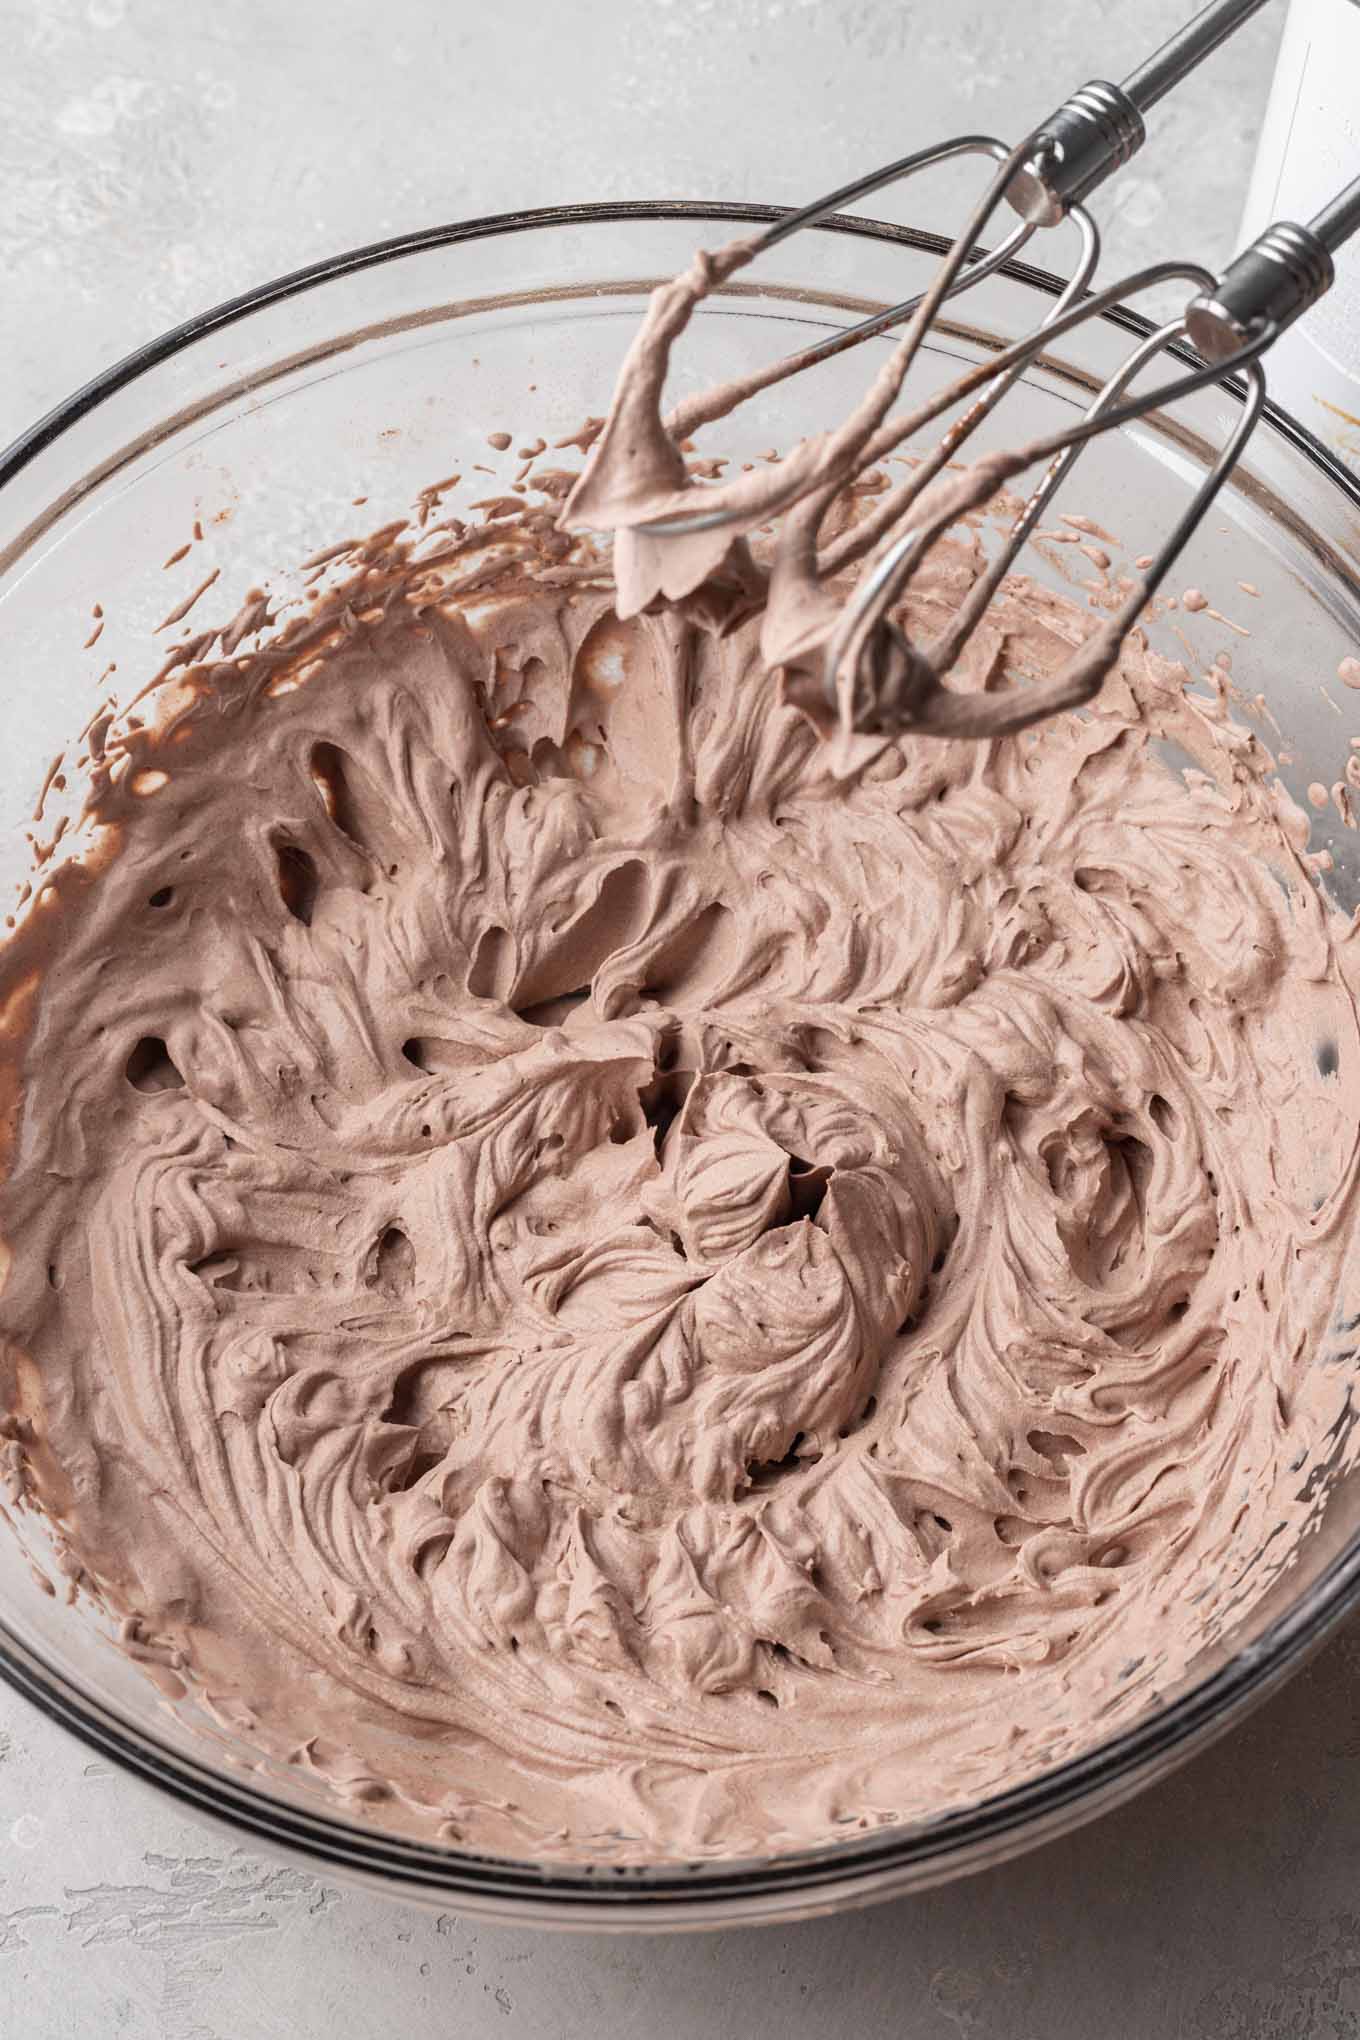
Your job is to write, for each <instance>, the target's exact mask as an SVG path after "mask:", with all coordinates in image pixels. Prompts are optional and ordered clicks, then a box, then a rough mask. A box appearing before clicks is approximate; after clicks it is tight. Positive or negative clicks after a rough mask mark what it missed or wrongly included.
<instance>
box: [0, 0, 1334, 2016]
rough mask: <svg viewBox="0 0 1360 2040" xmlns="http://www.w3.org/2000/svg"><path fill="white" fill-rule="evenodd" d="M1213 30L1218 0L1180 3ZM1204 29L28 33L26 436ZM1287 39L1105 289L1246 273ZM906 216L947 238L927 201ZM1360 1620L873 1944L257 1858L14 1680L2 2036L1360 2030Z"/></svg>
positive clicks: (56, 22)
mask: <svg viewBox="0 0 1360 2040" xmlns="http://www.w3.org/2000/svg"><path fill="white" fill-rule="evenodd" d="M1184 4H1185V6H1186V7H1187V8H1188V6H1189V5H1190V0H1184ZM1181 11H1182V0H1138V4H1128V5H1117V4H1114V0H1070V4H1068V5H1067V6H1066V7H1046V6H1041V5H1038V4H1035V0H930V4H925V0H593V4H591V5H589V6H587V5H585V4H583V0H556V4H550V0H495V4H493V5H491V6H483V5H476V6H474V5H472V4H470V0H438V4H437V0H384V4H383V5H382V6H381V7H380V8H376V9H374V8H359V7H357V6H355V5H353V4H350V0H327V4H325V5H323V4H321V0H215V4H212V5H209V4H208V0H4V4H0V276H3V279H4V290H3V293H0V439H4V438H6V437H8V436H9V434H10V433H12V432H14V431H17V430H18V429H19V428H20V427H21V426H23V425H24V424H25V423H26V422H27V421H28V420H30V419H31V418H32V417H33V416H35V415H36V414H37V413H38V412H39V411H41V410H42V409H44V408H45V407H46V406H47V405H49V404H50V403H52V402H54V401H55V400H56V399H57V398H59V397H60V396H62V395H63V394H64V393H65V392H66V391H67V390H68V389H70V388H71V387H72V386H73V385H74V384H75V383H77V382H79V381H81V380H83V379H84V378H85V377H86V376H88V375H90V374H91V373H92V372H94V371H95V370H96V369H98V368H100V367H102V366H104V365H106V364H107V363H108V362H110V361H112V360H114V359H115V358H116V357H117V356H118V355H119V354H121V353H123V352H124V351H125V350H126V349H127V348H129V347H131V346H133V345H135V344H136V343H137V342H139V341H141V340H143V339H145V338H147V337H148V336H150V335H151V334H152V333H154V332H155V331H157V330H159V329H160V328H162V327H164V326H165V325H167V324H169V323H171V322H173V321H175V320H178V319H180V318H183V317H184V316H185V315H186V314H188V313H190V312H192V311H195V310H197V309H199V308H201V307H202V306H204V305H206V304H208V303H210V302H212V301H213V300H214V299H217V298H219V297H224V296H227V295H229V294H230V293H232V292H235V291H238V290H240V289H243V288H245V287H246V286H248V285H249V284H251V283H252V282H255V281H257V280H259V279H260V278H262V277H265V276H268V275H271V274H274V273H276V272H278V271H280V270H283V269H287V268H290V267H292V266H294V265H296V264H298V263H301V262H305V261H307V260H310V259H312V258H314V257H315V256H318V255H321V254H323V253H327V252H330V251H332V250H335V249H337V248H340V247H343V246H346V245H348V244H351V243H354V242H357V241H363V240H368V239H371V238H374V237H376V236H380V235H385V234H391V233H395V232H397V231H399V230H400V229H402V228H405V227H412V226H418V225H422V224H425V223H428V222H429V221H431V220H436V219H450V218H456V217H459V216H466V215H472V214H479V213H489V212H496V211H501V210H504V209H507V208H510V207H514V206H519V205H536V204H545V203H551V202H555V201H561V200H564V199H588V198H599V197H608V198H618V197H623V196H629V195H641V196H651V197H660V196H691V197H707V196H720V197H729V198H740V197H749V198H764V199H773V200H794V199H802V198H804V197H806V196H808V195H809V193H810V192H813V191H816V190H818V189H821V188H822V187H824V186H825V185H827V184H829V183H832V182H836V181H839V180H840V179H842V178H844V177H846V176H848V175H850V174H852V173H853V172H855V171H856V170H858V169H860V168H861V167H864V166H867V165H868V164H871V163H873V162H875V161H878V160H879V159H881V158H883V157H885V156H889V155H892V154H896V153H899V152H901V151H902V150H904V149H906V148H908V147H910V146H912V144H913V143H915V142H916V141H918V140H919V139H922V138H924V137H925V136H927V135H933V134H939V133H945V132H949V131H952V130H954V129H956V128H962V127H967V128H977V127H990V126H995V127H997V128H998V129H999V130H1000V131H1001V132H1003V133H1011V132H1014V131H1015V130H1016V128H1017V127H1018V126H1019V124H1020V123H1021V122H1023V121H1024V120H1025V119H1027V118H1029V117H1032V116H1036V115H1038V114H1039V113H1041V112H1042V111H1043V110H1044V109H1045V108H1046V107H1047V106H1048V105H1049V104H1050V103H1051V102H1052V101H1053V100H1054V99H1055V98H1056V97H1057V96H1059V95H1060V93H1061V92H1062V91H1063V90H1064V89H1066V87H1067V86H1069V85H1071V84H1074V83H1075V82H1077V81H1078V80H1079V79H1080V78H1082V77H1085V76H1087V75H1090V74H1092V73H1096V74H1099V73H1105V74H1107V75H1112V76H1116V77H1117V76H1119V75H1120V74H1121V72H1122V71H1124V70H1126V69H1127V68H1128V67H1129V66H1130V65H1131V64H1132V63H1133V62H1134V61H1135V60H1136V58H1137V57H1138V56H1139V55H1140V54H1141V53H1142V52H1143V51H1144V50H1145V49H1146V48H1147V47H1148V46H1149V45H1150V44H1152V43H1153V42H1155V41H1156V40H1157V39H1158V38H1159V37H1160V36H1161V35H1162V34H1164V33H1165V32H1166V31H1167V30H1168V29H1169V28H1170V27H1171V26H1172V25H1174V23H1175V22H1176V20H1177V19H1178V18H1179V16H1180V14H1181ZM1278 32H1279V13H1278V8H1277V7H1272V8H1270V9H1267V11H1266V13H1265V15H1264V16H1263V17H1262V18H1261V19H1259V20H1258V21H1257V22H1256V23H1254V24H1253V25H1252V26H1251V27H1250V28H1249V29H1248V30H1247V31H1246V32H1245V33H1244V34H1243V35H1242V37H1241V39H1240V40H1239V42H1238V43H1237V44H1236V45H1235V46H1234V47H1233V48H1232V49H1231V50H1230V51H1228V52H1226V53H1223V54H1221V55H1220V56H1219V58H1218V59H1217V60H1216V61H1215V64H1214V66H1213V68H1212V70H1211V72H1209V73H1208V74H1207V75H1203V76H1201V78H1200V79H1199V80H1197V81H1195V82H1194V83H1193V84H1192V85H1191V86H1190V87H1188V88H1186V89H1185V90H1183V91H1182V93H1181V94H1180V95H1179V96H1178V97H1177V98H1176V100H1175V101H1173V102H1172V103H1171V104H1170V105H1169V106H1168V107H1167V108H1166V109H1165V110H1164V111H1163V112H1162V113H1161V114H1160V115H1159V116H1158V117H1157V119H1156V121H1155V125H1154V137H1153V143H1152V145H1151V146H1150V148H1149V150H1148V152H1147V154H1146V155H1145V156H1144V157H1143V158H1142V159H1140V161H1139V163H1138V164H1136V165H1135V166H1134V167H1133V168H1132V170H1131V171H1130V172H1129V173H1128V174H1127V175H1126V176H1125V178H1124V179H1123V181H1122V182H1121V183H1120V185H1119V187H1118V189H1117V192H1116V193H1115V194H1114V195H1112V196H1111V197H1109V198H1107V199H1106V200H1104V201H1102V203H1101V206H1100V210H1101V213H1102V216H1103V218H1104V219H1105V220H1106V221H1107V223H1108V225H1109V228H1110V238H1111V244H1112V246H1111V258H1112V260H1114V261H1116V262H1119V263H1121V264H1125V263H1129V262H1132V261H1134V260H1137V259H1139V258H1140V257H1146V256H1149V255H1151V254H1153V253H1155V252H1160V251H1161V250H1162V249H1163V248H1164V247H1165V246H1168V245H1170V246H1173V247H1175V248H1176V249H1178V250H1184V251H1185V252H1189V253H1195V254H1199V255H1201V256H1204V257H1206V258H1208V259H1210V260H1212V259H1214V258H1217V257H1222V256H1224V255H1226V254H1227V253H1228V252H1229V247H1230V243H1231V241H1232V239H1233V236H1234V233H1235V229H1236V223H1237V216H1238V211H1239V208H1240V204H1241V198H1242V193H1243V190H1244V188H1245V182H1246V176H1247V170H1248V166H1249V162H1250V155H1251V148H1252V141H1253V136H1254V132H1255V127H1256V123H1257V121H1258V119H1259V115H1260V110H1261V106H1262V104H1263V101H1264V96H1265V91H1266V85H1267V80H1268V75H1269V69H1270V62H1271V55H1272V51H1273V48H1274V43H1275V40H1276V38H1277V36H1278ZM878 204H879V209H880V210H881V211H883V212H885V213H888V214H889V215H890V216H893V217H899V218H902V217H912V216H914V208H913V206H912V203H911V200H910V198H909V197H907V196H905V195H900V194H899V195H897V196H895V197H894V196H893V195H891V194H890V195H888V196H887V197H886V198H885V199H883V200H881V201H879V202H878ZM1357 1694H1360V1624H1356V1625H1355V1626H1353V1627H1352V1629H1351V1630H1350V1631H1349V1633H1348V1634H1347V1635H1345V1636H1343V1637H1342V1638H1341V1639H1340V1640H1339V1641H1338V1642H1337V1643H1335V1644H1333V1645H1332V1646H1331V1648H1330V1649H1329V1650H1328V1651H1327V1652H1326V1653H1325V1654H1324V1655H1323V1656H1322V1657H1321V1658H1320V1659H1319V1660H1318V1661H1317V1662H1316V1663H1315V1664H1314V1665H1313V1666H1312V1667H1311V1668H1310V1669H1309V1670H1308V1671H1307V1672H1306V1673H1305V1674H1303V1675H1302V1676H1301V1677H1300V1678H1299V1679H1298V1680H1296V1681H1295V1683H1294V1684H1293V1685H1292V1686H1291V1687H1290V1688H1289V1689H1288V1691H1287V1692H1285V1693H1284V1694H1283V1695H1282V1696H1280V1697H1279V1698H1278V1699H1277V1700H1276V1701H1275V1702H1274V1703H1273V1704H1272V1705H1271V1706H1270V1707H1269V1708H1268V1709H1267V1710H1265V1711H1264V1712H1262V1713H1260V1714H1258V1715H1257V1716H1256V1717H1254V1719H1253V1720H1252V1721H1251V1722H1250V1723H1248V1724H1247V1725H1246V1726H1245V1727H1243V1728H1242V1729H1240V1730H1238V1731H1237V1732H1236V1733H1235V1734H1234V1735H1232V1736H1231V1737H1230V1738H1229V1739H1228V1740H1227V1741H1225V1742H1223V1743H1221V1744H1220V1745H1219V1746H1218V1747H1217V1748H1216V1749H1215V1750H1213V1751H1211V1752H1209V1753H1208V1754H1207V1755H1205V1756H1204V1757H1202V1758H1200V1759H1199V1760H1197V1761H1196V1762H1195V1763H1194V1764H1193V1765H1191V1766H1190V1767H1189V1768H1187V1769H1186V1770H1184V1771H1183V1772H1181V1773H1180V1774H1179V1775H1178V1776H1177V1777H1176V1778H1174V1779H1173V1780H1171V1781H1169V1782H1168V1783H1166V1784H1165V1785H1163V1786H1161V1787H1159V1788H1157V1789H1156V1790H1154V1791H1152V1792H1150V1793H1148V1794H1146V1795H1145V1796H1144V1797H1143V1798H1142V1799H1141V1800H1139V1801H1138V1802H1137V1803H1135V1804H1134V1805H1132V1806H1130V1807H1128V1808H1126V1809H1125V1810H1123V1811H1121V1812H1119V1813H1117V1814H1114V1815H1112V1816H1110V1817H1108V1818H1107V1819H1105V1820H1104V1821H1102V1822H1100V1823H1098V1824H1097V1825H1095V1826H1093V1827H1091V1828H1088V1829H1086V1830H1085V1831H1083V1832H1082V1833H1081V1834H1079V1835H1076V1836H1074V1837H1072V1838H1070V1839H1068V1840H1066V1841H1062V1842H1058V1843H1055V1844H1052V1845H1050V1846H1049V1847H1048V1848H1046V1849H1044V1850H1042V1851H1040V1852H1038V1853H1037V1854H1035V1855H1033V1856H1031V1857H1029V1858H1027V1859H1025V1860H1024V1861H1022V1862H1020V1863H1017V1864H1014V1865H1012V1866H1010V1867H1008V1868H1005V1869H1002V1870H998V1871H995V1872H992V1873H989V1874H988V1875H986V1876H984V1877H980V1878H976V1879H973V1880H971V1881H969V1882H967V1883H964V1884H960V1885H956V1886H953V1887H951V1888H948V1889H945V1890H943V1891H940V1892H937V1893H933V1894H929V1895H927V1896H925V1897H923V1898H919V1899H915V1900H911V1901H907V1902H904V1903H901V1904H896V1905H892V1906H888V1907H882V1908H879V1909H877V1910H875V1911H872V1912H869V1913H864V1914H859V1915H854V1916H851V1917H848V1918H845V1919H842V1920H831V1921H820V1922H814V1923H810V1924H806V1925H802V1926H799V1927H796V1928H792V1929H789V1930H779V1931H776V1930H771V1929H766V1930H764V1931H761V1932H758V1933H742V1934H728V1935H722V1936H716V1937H712V1938H709V1939H707V1940H705V1941H703V1942H700V1943H693V1942H687V1941H683V1940H668V1941H659V1940H647V1941H632V1942H619V1941H604V1940H597V1939H587V1938H578V1937H572V1938H556V1937H553V1938H533V1937H530V1936H527V1935H523V1934H519V1933H513V1932H508V1931H494V1932H493V1931H489V1930H486V1929H475V1930H474V1929H472V1928H469V1927H467V1926H465V1925H464V1924H462V1923H461V1922H459V1921H458V1920H457V1919H454V1918H451V1917H448V1916H444V1917H436V1916H434V1915H430V1914H424V1913H421V1912H416V1911H412V1910H409V1909H405V1908H402V1907H400V1906H398V1905H394V1904H390V1903H386V1902H383V1901H381V1900H378V1899H374V1898H371V1897H368V1896H363V1895H359V1894H356V1893H352V1892H348V1891H341V1890H338V1889H333V1888H330V1887H328V1886H325V1885H322V1884H319V1883H317V1882H316V1881H315V1880H314V1879H312V1878H310V1877H308V1876H305V1875H303V1874H302V1873H300V1872H297V1871H293V1870H289V1869H287V1868H280V1867H279V1866H277V1865H275V1864H272V1863H271V1864H261V1863H259V1862H257V1861H255V1860H253V1859H252V1858H251V1857H250V1856H249V1855H248V1854H247V1853H245V1852H237V1851H233V1850H232V1849H231V1847H230V1845H229V1844H227V1843H225V1842H224V1841H223V1840H222V1839H221V1838H220V1837H219V1836H217V1835H215V1834H212V1833H210V1832H207V1831H205V1830H202V1829H200V1828H198V1827H197V1826H195V1825H194V1824H192V1823H191V1822H189V1821H187V1820H185V1819H182V1818H181V1817H180V1816H179V1815H178V1814H177V1813H175V1812H174V1811H173V1810H172V1809H170V1808H169V1807H168V1806H166V1805H165V1804H163V1803H161V1802H160V1801H158V1800H157V1799H156V1798H154V1797H153V1796H152V1795H151V1794H150V1793H149V1792H148V1791H147V1790H146V1789H145V1788H143V1787H141V1786H139V1785H137V1784H135V1783H134V1782H132V1781H130V1780H128V1779H126V1778H122V1777H120V1776H117V1775H115V1774H113V1773H111V1772H110V1771H109V1770H108V1769H107V1768H106V1767H105V1766H103V1765H100V1764H97V1763H93V1762H91V1761H90V1760H89V1758H88V1756H87V1753H86V1752H85V1751H83V1750H82V1749H80V1748H78V1747H77V1746H76V1745H75V1744H74V1743H73V1742H71V1741H69V1740H67V1739H66V1738H65V1737H64V1736H63V1735H62V1734H61V1733H60V1732H58V1731H57V1730H56V1729H54V1728H51V1727H50V1726H48V1725H47V1724H46V1723H45V1722H43V1721H42V1720H40V1719H39V1718H38V1717H37V1716H36V1715H35V1714H34V1713H33V1712H32V1711H31V1710H30V1709H29V1708H28V1707H27V1706H26V1705H24V1704H22V1703H20V1702H19V1701H18V1700H16V1699H15V1698H13V1697H12V1696H10V1695H9V1694H7V1693H5V1692H3V1691H0V2034H4V2035H5V2036H9V2035H16V2036H17V2035H22V2036H24V2040H87V2036H101V2040H102V2036H104V2035H106V2034H107V2035H115V2034H117V2035H127V2036H129V2040H268V2036H275V2035H278V2036H283V2035H288V2036H298V2040H311V2036H313V2035H330V2034H332V2033H336V2034H343V2035H344V2036H346V2040H351V2036H353V2040H367V2036H370V2035H372V2036H381V2035H386V2034H388V2033H393V2034H395V2033H406V2032H409V2031H419V2032H421V2033H422V2034H425V2033H428V2034H430V2035H439V2036H441V2040H442V2036H444V2035H451V2036H463V2035H483V2034H489V2035H493V2036H495V2035H504V2036H505V2040H516V2036H518V2035H521V2034H522V2035H526V2036H527V2035H534V2036H535V2040H538V2036H544V2035H546V2036H549V2040H555V2036H561V2040H574V2036H577V2035H589V2036H591V2040H625V2036H628V2040H631V2036H633V2035H638V2036H642V2035H646V2034H650V2033H651V2032H653V2031H658V2032H659V2031H664V2032H666V2033H667V2034H668V2035H670V2036H672V2040H690V2036H709V2035H712V2036H727V2035H734V2034H737V2033H741V2034H744V2035H749V2036H751V2040H765V2036H773V2035H780V2036H782V2040H801V2036H803V2035H811V2034H814V2033H815V2034H817V2035H819V2036H821V2035H827V2034H832V2035H839V2034H842V2033H844V2034H853V2035H856V2036H862V2040H878V2036H880V2035H882V2036H884V2040H887V2036H892V2040H917V2036H919V2040H934V2036H938V2040H954V2036H967V2040H973V2036H986V2040H1041V2036H1042V2040H1088V2036H1089V2040H1178V2036H1184V2040H1342V2036H1350V2035H1360V1883H1358V1882H1357V1873H1360V1766H1358V1765H1357V1761H1356V1760H1357V1758H1358V1757H1360V1712H1358V1711H1357V1706H1356V1698H1357Z"/></svg>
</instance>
